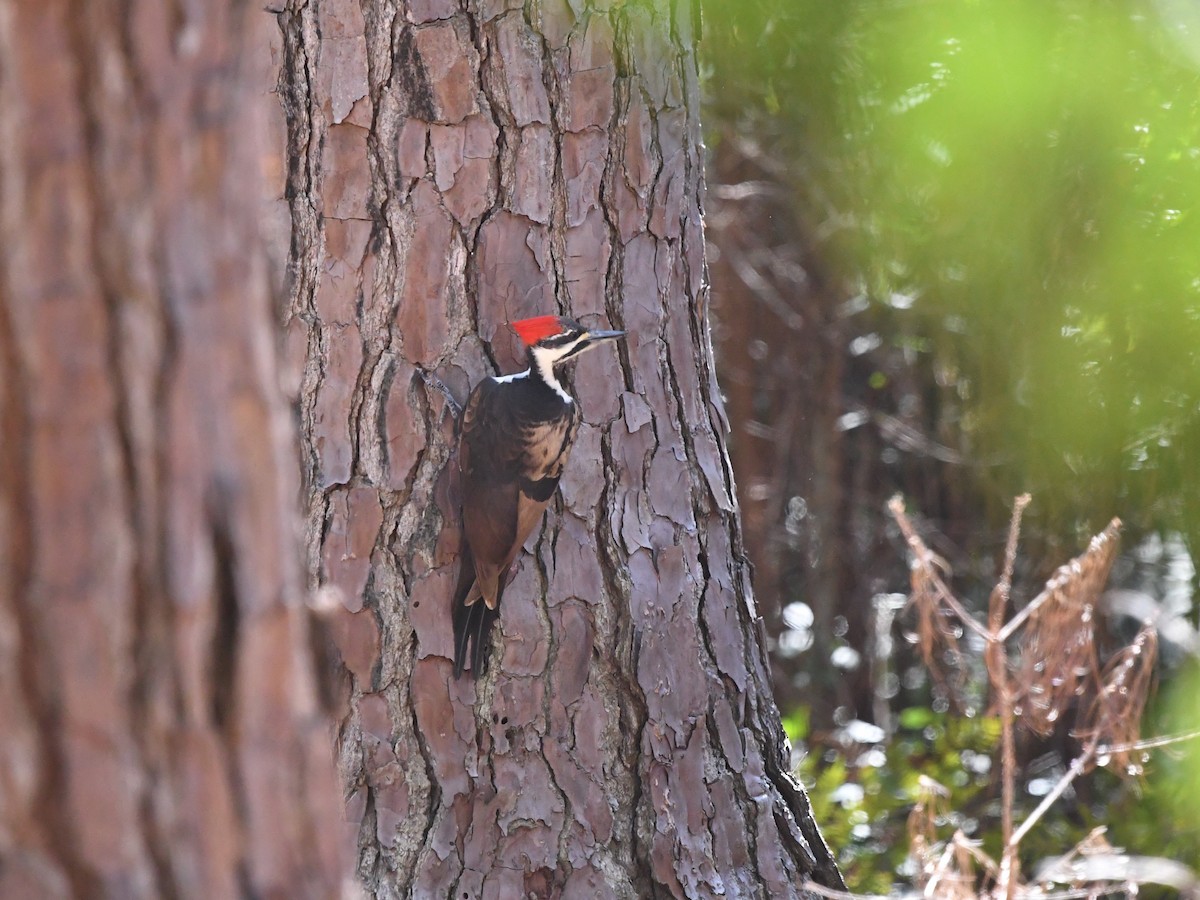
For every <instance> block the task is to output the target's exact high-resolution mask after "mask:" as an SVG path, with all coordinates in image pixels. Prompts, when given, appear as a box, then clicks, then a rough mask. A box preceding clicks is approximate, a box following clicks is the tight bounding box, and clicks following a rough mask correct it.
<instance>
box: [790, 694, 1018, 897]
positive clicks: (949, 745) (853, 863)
mask: <svg viewBox="0 0 1200 900" xmlns="http://www.w3.org/2000/svg"><path fill="white" fill-rule="evenodd" d="M806 718H807V717H806V716H801V717H796V716H789V717H788V718H787V719H786V720H785V726H786V725H787V724H788V723H793V724H795V723H796V722H798V721H803V720H804V719H806ZM789 736H790V737H791V738H792V740H793V741H794V742H796V743H797V744H798V743H799V742H800V741H801V740H802V738H803V735H802V734H799V733H797V734H793V733H792V732H791V731H789ZM999 736H1000V726H999V723H998V722H997V720H995V719H991V718H987V717H980V716H976V717H973V718H967V717H964V716H953V715H949V714H946V713H937V712H934V711H933V710H931V709H928V708H923V707H910V708H908V709H905V710H904V711H903V712H902V713H901V714H900V721H899V727H898V729H897V730H896V733H895V734H894V735H892V736H891V737H890V738H889V739H888V740H887V741H886V742H884V743H880V744H878V745H876V746H868V747H863V746H861V745H851V746H852V749H853V751H854V754H853V755H849V756H848V755H847V754H846V753H845V752H844V751H843V750H841V749H832V748H831V749H827V750H825V751H824V752H821V751H819V750H815V749H814V750H812V751H811V752H809V753H808V754H807V755H806V756H804V758H803V759H802V760H801V762H800V765H799V767H798V770H797V775H798V776H799V778H800V779H801V781H802V782H803V783H804V785H805V787H806V788H807V790H808V792H809V800H810V802H811V803H812V807H813V814H814V816H815V818H816V820H817V824H818V825H819V826H820V828H821V833H822V834H823V835H824V836H825V839H826V840H827V841H828V842H829V845H830V847H832V848H833V849H834V852H835V853H837V856H838V865H839V866H840V867H841V869H842V874H843V875H844V876H845V878H846V883H847V885H849V887H850V888H851V890H854V891H858V892H860V893H887V891H888V890H889V889H890V888H891V887H892V885H893V883H894V882H895V881H896V880H897V879H896V875H897V873H905V872H906V871H908V868H907V863H906V860H907V857H908V838H907V830H906V823H907V820H908V815H909V813H910V812H911V810H912V808H913V805H914V804H915V803H916V802H917V800H918V799H919V797H920V795H921V793H922V791H923V785H922V779H930V780H932V781H933V782H936V783H937V784H939V785H941V786H943V787H944V788H946V789H947V790H948V791H949V797H948V803H947V809H946V812H945V814H944V815H942V816H940V817H939V824H940V826H941V827H942V828H944V829H945V831H946V834H947V835H949V834H952V833H953V832H954V830H955V829H956V828H962V829H963V830H964V831H965V832H966V833H967V834H969V835H973V834H975V833H976V831H977V828H978V823H979V820H978V818H977V816H978V815H979V812H978V811H977V809H976V807H977V805H978V803H979V801H980V800H981V799H984V798H985V795H986V788H987V786H988V784H989V782H990V779H991V775H990V771H991V758H992V755H993V751H994V749H995V746H996V742H997V740H998V739H999Z"/></svg>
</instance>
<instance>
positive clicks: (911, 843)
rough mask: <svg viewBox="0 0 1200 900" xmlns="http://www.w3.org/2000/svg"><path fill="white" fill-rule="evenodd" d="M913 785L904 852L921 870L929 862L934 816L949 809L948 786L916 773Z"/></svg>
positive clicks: (933, 842)
mask: <svg viewBox="0 0 1200 900" xmlns="http://www.w3.org/2000/svg"><path fill="white" fill-rule="evenodd" d="M917 785H918V791H917V799H916V803H914V804H913V808H912V812H910V813H909V814H908V822H907V826H908V853H909V855H910V856H911V857H912V858H913V859H914V860H916V862H917V865H918V867H919V869H920V871H921V872H925V871H926V869H927V865H932V862H933V860H932V854H933V853H934V845H935V844H937V840H938V838H937V825H938V818H939V817H941V816H944V815H946V813H947V812H948V811H949V804H950V789H949V788H947V787H946V786H945V785H943V784H939V783H938V782H936V781H934V780H933V779H932V778H930V777H929V776H928V775H921V776H919V777H918V779H917ZM919 883H920V882H919Z"/></svg>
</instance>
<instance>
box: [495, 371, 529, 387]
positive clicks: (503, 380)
mask: <svg viewBox="0 0 1200 900" xmlns="http://www.w3.org/2000/svg"><path fill="white" fill-rule="evenodd" d="M528 377H529V370H528V369H526V370H525V371H524V372H515V373H514V374H512V375H493V376H492V380H493V381H497V382H499V383H500V384H511V383H512V382H514V381H516V380H517V379H518V378H528Z"/></svg>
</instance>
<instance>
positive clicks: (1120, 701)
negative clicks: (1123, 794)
mask: <svg viewBox="0 0 1200 900" xmlns="http://www.w3.org/2000/svg"><path fill="white" fill-rule="evenodd" d="M1157 657H1158V634H1157V632H1156V631H1155V630H1154V627H1153V626H1152V625H1146V626H1145V627H1143V628H1142V630H1141V631H1140V632H1138V636H1137V638H1135V639H1134V642H1133V643H1132V644H1130V645H1129V646H1128V647H1126V648H1124V649H1123V650H1122V651H1121V652H1120V653H1118V654H1117V655H1116V656H1114V657H1113V658H1112V659H1111V660H1109V663H1108V665H1107V666H1105V668H1104V674H1103V676H1102V677H1101V679H1100V682H1101V686H1100V689H1099V690H1098V691H1097V692H1096V695H1095V697H1093V698H1092V701H1091V703H1090V704H1089V705H1088V709H1087V713H1086V715H1085V716H1084V719H1083V723H1084V727H1083V728H1082V729H1081V730H1080V732H1079V738H1080V739H1081V740H1087V741H1095V742H1096V743H1097V744H1098V745H1099V750H1098V754H1097V758H1096V761H1097V765H1104V764H1106V763H1108V762H1110V761H1111V763H1112V764H1113V766H1114V768H1115V770H1116V772H1117V774H1118V775H1122V776H1125V777H1135V776H1138V775H1140V774H1142V763H1141V754H1140V753H1136V751H1130V750H1129V749H1127V748H1128V746H1129V745H1132V744H1137V742H1138V741H1139V740H1140V738H1141V722H1142V712H1143V711H1144V710H1145V708H1146V700H1147V699H1148V698H1149V696H1150V687H1151V684H1152V683H1153V681H1154V662H1155V660H1156V658H1157ZM1135 753H1136V755H1135Z"/></svg>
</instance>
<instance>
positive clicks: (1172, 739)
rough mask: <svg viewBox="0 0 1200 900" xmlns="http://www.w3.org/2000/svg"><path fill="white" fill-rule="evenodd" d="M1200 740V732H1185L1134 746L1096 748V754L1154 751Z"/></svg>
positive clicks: (1136, 742) (1147, 740)
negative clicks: (1156, 748)
mask: <svg viewBox="0 0 1200 900" xmlns="http://www.w3.org/2000/svg"><path fill="white" fill-rule="evenodd" d="M1196 738H1200V730H1197V731H1185V732H1183V733H1181V734H1164V735H1163V736H1162V737H1156V738H1146V739H1145V740H1144V741H1134V742H1133V743H1132V744H1104V745H1102V746H1100V747H1097V748H1096V754H1097V755H1099V756H1103V755H1104V754H1106V753H1132V752H1133V751H1134V750H1153V749H1154V748H1155V747H1169V746H1170V745H1171V744H1181V743H1183V742H1184V741H1194V740H1195V739H1196Z"/></svg>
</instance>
